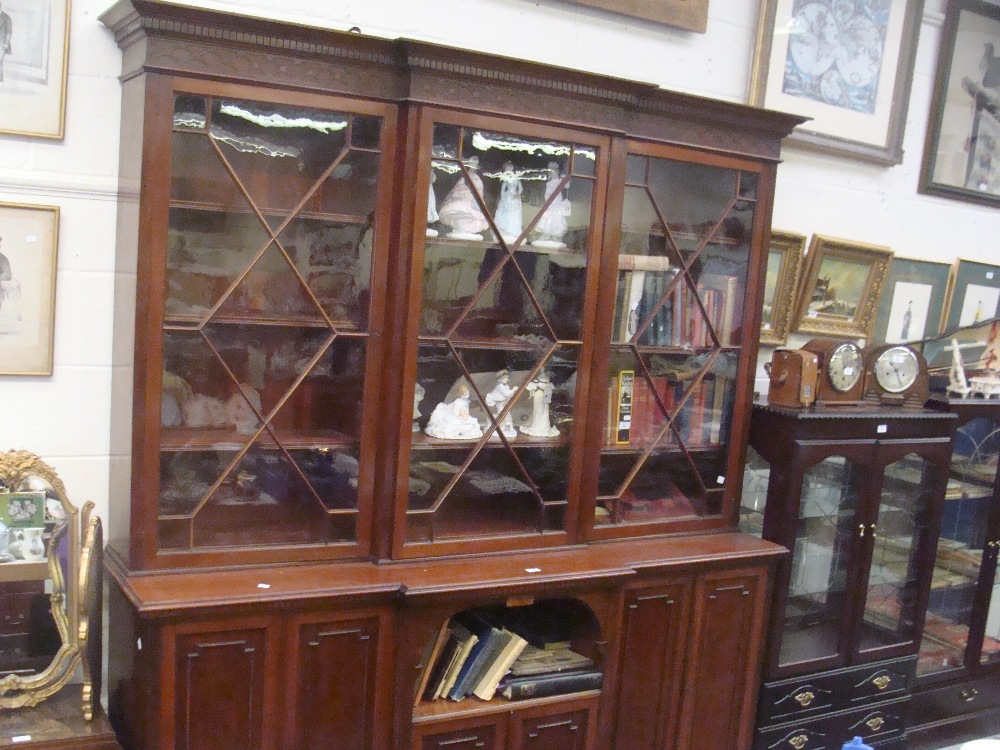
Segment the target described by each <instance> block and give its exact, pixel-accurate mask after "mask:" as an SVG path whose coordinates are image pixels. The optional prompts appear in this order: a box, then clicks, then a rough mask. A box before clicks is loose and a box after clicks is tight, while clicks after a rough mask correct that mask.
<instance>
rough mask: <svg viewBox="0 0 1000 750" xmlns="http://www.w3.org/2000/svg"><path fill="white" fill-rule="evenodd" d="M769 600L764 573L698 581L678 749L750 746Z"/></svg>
mask: <svg viewBox="0 0 1000 750" xmlns="http://www.w3.org/2000/svg"><path fill="white" fill-rule="evenodd" d="M767 598H768V597H767V578H766V574H765V571H764V570H762V569H747V570H739V571H724V572H719V573H712V574H708V575H705V576H702V577H700V578H699V580H698V582H697V587H696V589H695V611H694V627H693V628H692V637H691V641H690V643H689V647H688V663H687V667H686V670H685V692H684V706H683V709H682V714H681V725H680V732H679V741H678V744H677V748H678V750H704V748H716V747H719V748H723V747H724V748H729V749H731V750H743V749H744V748H748V747H750V740H751V734H752V729H753V721H754V707H755V705H756V699H757V684H758V680H759V670H760V663H761V660H760V657H761V646H762V644H761V641H762V637H763V633H762V632H761V631H762V625H763V622H764V618H763V614H764V611H763V610H764V607H765V606H766V604H767V601H766V600H767Z"/></svg>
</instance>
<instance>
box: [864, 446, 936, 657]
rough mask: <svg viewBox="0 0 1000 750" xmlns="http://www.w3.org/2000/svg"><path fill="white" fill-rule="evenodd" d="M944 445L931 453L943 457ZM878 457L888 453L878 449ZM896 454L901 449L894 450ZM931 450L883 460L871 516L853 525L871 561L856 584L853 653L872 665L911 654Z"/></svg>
mask: <svg viewBox="0 0 1000 750" xmlns="http://www.w3.org/2000/svg"><path fill="white" fill-rule="evenodd" d="M945 448H946V446H945V445H938V447H937V450H936V453H937V454H938V457H939V458H943V456H944V452H943V449H945ZM879 450H880V452H881V453H883V454H885V453H887V452H888V451H889V448H888V447H887V446H884V445H882V446H879ZM897 450H905V448H903V449H897ZM933 450H934V449H921V453H916V452H909V453H906V454H905V455H903V456H900V457H898V458H896V457H895V456H886V460H888V459H889V458H893V459H895V460H892V461H891V462H888V463H886V465H885V469H884V470H883V474H882V488H881V493H880V495H879V498H878V506H877V509H876V514H875V515H874V516H869V519H868V523H867V525H866V526H864V527H862V526H861V524H860V523H859V525H858V533H859V536H862V535H863V536H864V537H867V539H868V542H867V544H868V545H870V547H871V560H870V562H869V563H868V566H867V573H866V575H865V579H866V580H865V581H864V583H863V586H862V597H863V600H864V602H863V609H862V614H861V623H860V628H859V629H858V631H857V635H856V637H855V645H854V649H855V651H856V652H857V653H858V654H859V657H860V659H861V660H864V661H872V660H875V659H879V658H889V657H892V656H898V655H903V654H908V653H913V651H914V647H915V646H916V642H917V638H918V637H919V634H920V626H921V622H922V620H923V617H924V611H925V608H926V597H927V590H928V576H929V572H930V566H929V564H928V562H929V560H930V552H931V549H930V548H931V543H930V539H931V537H932V535H933V533H934V528H935V525H936V517H937V513H938V509H937V507H936V503H937V502H939V500H937V498H936V493H937V492H938V491H939V488H940V485H941V475H942V468H941V466H939V465H938V464H937V463H935V462H934V460H932V457H933Z"/></svg>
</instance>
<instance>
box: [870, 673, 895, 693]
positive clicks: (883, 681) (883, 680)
mask: <svg viewBox="0 0 1000 750" xmlns="http://www.w3.org/2000/svg"><path fill="white" fill-rule="evenodd" d="M872 682H874V683H875V687H877V688H878V689H879V690H885V689H886V688H887V687H889V683H890V682H892V678H891V677H889V675H885V674H884V675H880V676H878V677H876V678H875V679H874V680H872Z"/></svg>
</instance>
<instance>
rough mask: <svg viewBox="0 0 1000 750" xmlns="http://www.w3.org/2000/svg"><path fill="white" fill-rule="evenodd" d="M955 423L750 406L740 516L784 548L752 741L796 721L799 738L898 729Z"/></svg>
mask: <svg viewBox="0 0 1000 750" xmlns="http://www.w3.org/2000/svg"><path fill="white" fill-rule="evenodd" d="M955 421H956V420H955V418H954V417H953V416H952V415H948V414H944V413H941V412H937V411H932V410H900V409H882V410H878V409H865V410H860V409H852V408H850V407H840V408H837V407H827V408H823V407H815V408H813V409H810V410H807V411H796V410H789V409H781V408H777V407H766V406H755V407H754V415H753V420H752V424H751V431H750V445H751V451H750V455H749V458H748V462H747V472H746V476H745V477H744V490H743V500H742V505H743V509H742V512H743V521H742V525H743V528H744V530H746V531H749V532H751V533H754V532H756V533H759V534H761V535H762V536H763V538H765V539H770V540H773V541H777V542H779V543H781V544H784V545H785V546H787V547H789V548H790V549H791V550H792V557H791V559H790V560H786V561H784V562H783V563H782V564H781V565H780V566H779V569H778V574H777V577H776V582H775V586H776V595H775V598H774V604H773V610H772V627H771V632H770V636H769V638H768V645H767V658H766V661H765V681H764V686H763V689H762V693H761V702H760V705H759V708H758V717H757V722H758V732H757V740H756V743H757V744H756V747H759V748H765V747H772V746H774V743H775V742H778V746H779V747H782V746H784V745H782V744H781V743H782V742H788V741H789V740H788V739H787V738H795V737H798V736H799V734H798V733H799V732H800V730H801V732H802V733H804V734H802V736H803V737H804V738H805V739H803V740H802V742H803V743H805V744H803V745H802V746H803V747H814V746H817V743H820V742H822V743H824V744H822V745H821V746H822V747H839V746H840V744H842V743H843V742H847V741H849V740H850V739H851V737H853V736H860V737H863V738H866V739H870V740H872V742H874V743H875V744H876V746H878V747H882V746H886V743H893V742H896V741H898V740H901V739H905V736H906V723H905V717H906V702H907V701H908V700H909V698H910V695H911V693H912V689H913V678H914V668H915V664H916V655H917V651H918V649H919V645H920V636H921V633H922V632H923V623H924V617H925V613H926V612H927V607H928V598H929V592H930V588H931V578H932V572H933V559H934V557H933V555H934V552H933V551H934V545H935V542H936V540H937V536H938V532H939V529H940V525H941V505H942V498H943V497H944V493H945V486H946V484H947V481H948V460H949V456H950V453H951V450H952V434H953V432H954V429H955ZM890 702H891V708H889V707H885V706H888V705H889V704H890ZM883 704H885V706H884V705H883ZM880 712H881V713H880ZM869 713H871V714H872V715H871V716H869V715H868V714H869ZM867 722H871V724H868V723H867Z"/></svg>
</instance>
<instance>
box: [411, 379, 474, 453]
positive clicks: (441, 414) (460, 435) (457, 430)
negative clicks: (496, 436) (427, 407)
mask: <svg viewBox="0 0 1000 750" xmlns="http://www.w3.org/2000/svg"><path fill="white" fill-rule="evenodd" d="M424 432H426V433H427V434H428V435H430V436H431V437H436V438H441V439H442V440H473V439H475V438H480V437H482V436H483V430H482V428H481V427H480V426H479V421H478V420H477V419H476V418H475V417H473V416H472V415H471V414H469V386H467V385H466V384H465V383H462V384H461V385H459V386H458V393H457V395H456V396H455V400H454V401H452V402H451V403H447V402H445V401H442V402H441V403H440V404H438V405H437V406H435V407H434V411H433V412H431V418H430V420H428V422H427V427H426V428H425V429H424Z"/></svg>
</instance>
